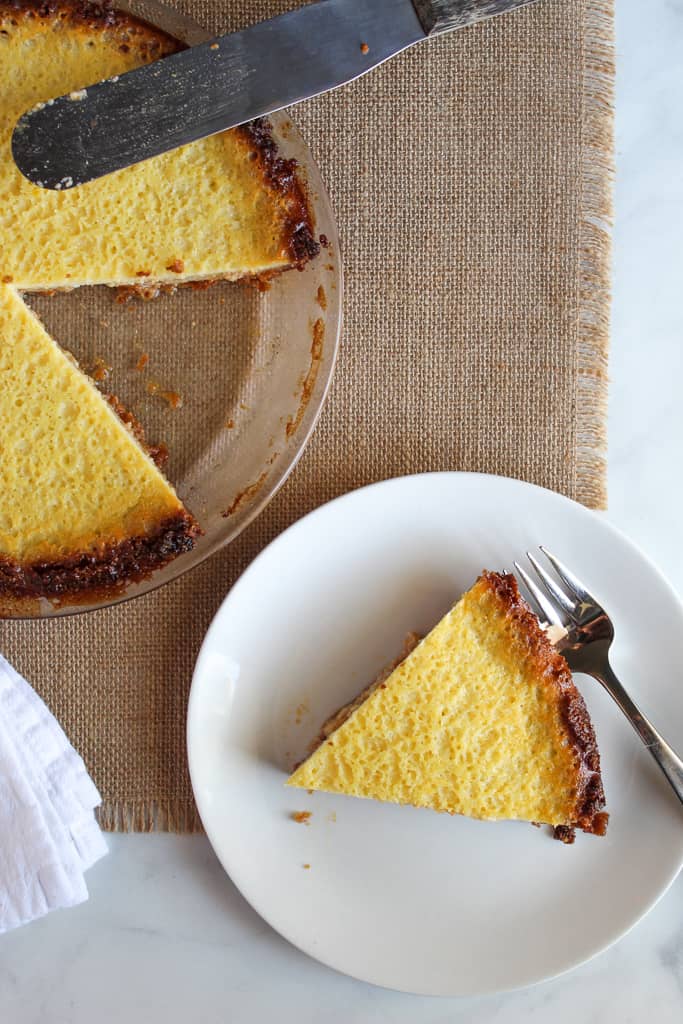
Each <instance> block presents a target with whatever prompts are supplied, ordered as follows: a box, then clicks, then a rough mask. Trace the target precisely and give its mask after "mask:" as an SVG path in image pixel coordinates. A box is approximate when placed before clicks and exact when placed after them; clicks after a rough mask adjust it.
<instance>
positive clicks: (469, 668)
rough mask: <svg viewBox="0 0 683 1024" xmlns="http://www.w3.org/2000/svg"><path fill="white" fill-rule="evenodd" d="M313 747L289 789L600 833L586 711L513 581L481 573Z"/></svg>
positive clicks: (595, 757) (598, 786)
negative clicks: (436, 623)
mask: <svg viewBox="0 0 683 1024" xmlns="http://www.w3.org/2000/svg"><path fill="white" fill-rule="evenodd" d="M318 742H319V745H318V746H317V749H316V750H315V751H314V752H313V753H312V754H311V756H310V757H309V758H308V759H307V760H306V761H304V763H303V764H302V765H300V767H299V768H298V769H297V770H296V771H295V772H294V773H293V774H292V776H291V777H290V779H289V780H288V784H289V785H292V786H299V787H302V788H305V789H313V790H325V791H328V792H333V793H343V794H347V795H350V796H357V797H366V798H372V799H375V800H383V801H389V802H392V803H399V804H411V805H413V806H415V807H428V808H432V809H434V810H437V811H447V812H449V813H451V814H463V815H468V816H470V817H473V818H483V819H488V820H499V819H521V820H524V821H534V822H543V823H546V824H550V825H554V826H564V827H567V828H573V827H574V826H578V827H580V828H583V829H584V830H585V831H600V830H601V829H602V828H603V825H604V822H603V821H602V820H598V819H599V813H600V812H601V810H602V806H603V804H604V799H603V796H602V783H601V778H600V771H599V754H598V751H597V744H596V742H595V736H594V733H593V730H592V726H591V724H590V719H589V717H588V712H587V710H586V707H585V704H584V702H583V699H582V698H581V696H580V694H579V693H578V691H577V689H576V687H575V686H574V683H573V681H572V679H571V674H570V672H569V669H568V667H567V665H566V662H565V661H564V659H563V658H562V657H561V656H560V655H559V654H558V653H557V652H556V651H555V650H554V648H553V647H552V646H551V644H550V642H549V641H548V639H547V637H546V636H545V634H544V633H543V631H542V630H541V628H540V626H539V624H538V622H537V620H536V619H535V617H534V616H533V615H532V613H531V612H530V610H529V609H528V608H527V607H526V605H524V603H523V602H522V600H521V597H520V595H519V592H518V590H517V586H516V583H515V581H514V578H513V577H509V576H500V575H498V574H495V573H485V574H484V575H483V576H482V577H481V578H480V579H479V580H478V581H477V583H476V584H475V585H474V587H473V588H472V589H471V590H470V591H468V593H467V594H465V596H464V597H463V598H461V600H460V601H459V602H458V603H457V604H456V605H455V606H454V608H452V609H451V611H450V612H448V614H447V615H445V616H444V618H443V619H442V620H441V622H439V623H438V625H437V626H436V627H435V628H434V629H433V630H432V632H431V633H430V634H429V635H428V636H427V637H425V639H424V640H422V641H421V642H420V643H419V644H418V645H417V646H416V647H415V648H414V650H412V652H411V653H408V655H407V657H405V658H404V660H402V661H401V662H400V664H399V665H398V666H397V667H396V668H394V669H393V671H392V672H391V674H390V675H389V676H388V678H386V679H384V680H381V681H380V682H379V684H377V683H375V684H373V686H372V687H370V688H368V689H367V690H366V691H364V693H363V694H361V699H359V700H357V701H355V702H351V703H350V704H347V705H345V707H344V708H343V709H341V712H340V713H339V714H338V717H335V716H333V717H332V718H331V719H329V720H328V723H326V726H324V727H323V730H322V732H321V735H320V737H319V740H318Z"/></svg>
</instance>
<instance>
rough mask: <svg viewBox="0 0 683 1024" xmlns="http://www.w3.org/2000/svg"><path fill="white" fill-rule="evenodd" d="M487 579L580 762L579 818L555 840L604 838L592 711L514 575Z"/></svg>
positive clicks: (559, 831)
mask: <svg viewBox="0 0 683 1024" xmlns="http://www.w3.org/2000/svg"><path fill="white" fill-rule="evenodd" d="M482 579H484V580H485V581H486V583H487V585H488V586H489V588H490V589H491V590H492V591H493V592H494V593H495V595H496V597H497V598H498V601H499V602H500V604H501V605H503V606H504V608H505V610H506V614H507V615H508V616H509V617H510V619H511V620H512V621H513V623H514V625H515V632H516V634H517V635H518V636H519V637H520V638H524V639H525V641H526V643H527V645H528V648H529V653H530V656H531V657H532V659H533V660H534V661H535V662H536V667H537V670H538V672H539V674H540V675H542V676H543V677H544V678H546V679H547V680H548V681H549V682H550V683H551V685H552V686H553V687H554V688H555V690H556V691H557V698H558V701H559V704H560V708H561V711H562V719H563V722H564V725H565V728H566V731H567V740H568V742H569V744H570V745H571V747H572V748H573V751H574V755H575V758H576V765H577V778H578V787H577V792H576V809H575V812H574V819H573V821H572V824H571V825H558V826H557V827H556V828H555V830H554V831H555V837H556V838H557V839H561V840H562V842H564V843H572V842H573V841H574V829H576V828H578V829H581V831H582V832H589V833H592V834H593V835H604V834H605V832H606V830H607V820H608V815H607V814H605V813H604V807H605V792H604V789H603V785H602V775H601V773H600V754H599V752H598V744H597V741H596V738H595V731H594V729H593V723H592V722H591V720H590V716H589V714H588V709H587V708H586V704H585V702H584V699H583V697H582V696H581V694H580V693H579V691H578V690H577V688H576V685H575V683H574V680H573V678H572V674H571V671H570V669H569V665H568V664H567V662H566V660H565V659H564V658H563V657H562V655H561V654H560V653H559V652H558V651H557V649H556V648H555V647H554V646H553V644H552V643H551V642H550V640H549V638H548V636H547V634H546V632H545V630H543V629H542V628H541V626H540V624H539V622H538V619H537V618H536V616H535V615H534V613H533V612H532V611H531V609H530V608H529V606H528V604H527V603H526V601H524V599H523V598H522V595H521V594H520V592H519V587H518V586H517V580H516V579H515V577H514V576H512V575H505V576H504V575H501V574H499V573H494V572H484V573H482Z"/></svg>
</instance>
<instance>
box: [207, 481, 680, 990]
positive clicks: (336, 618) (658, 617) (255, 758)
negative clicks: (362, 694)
mask: <svg viewBox="0 0 683 1024" xmlns="http://www.w3.org/2000/svg"><path fill="white" fill-rule="evenodd" d="M538 544H544V545H546V546H547V547H548V548H550V550H551V551H554V552H555V553H556V554H557V555H558V557H560V558H561V559H562V560H563V561H565V562H566V563H567V564H568V565H569V566H571V567H572V568H573V569H574V571H575V572H576V573H577V574H578V575H579V577H581V578H582V579H583V580H584V581H585V582H586V584H587V585H588V588H589V589H590V590H592V591H593V592H594V593H595V595H596V596H597V597H598V598H599V599H600V600H601V601H602V602H603V604H604V606H605V607H606V608H607V609H608V611H609V613H610V615H611V616H612V618H613V620H614V624H615V629H616V641H615V644H614V648H613V664H614V668H615V669H616V671H617V673H618V674H619V675H620V676H621V677H622V680H623V682H624V683H625V685H626V687H627V689H628V690H629V691H630V693H631V694H632V696H633V697H634V698H635V700H636V701H637V702H639V703H640V704H641V706H642V708H643V710H644V711H645V712H646V713H648V714H649V715H650V717H651V718H652V719H653V721H654V722H655V724H659V726H660V728H662V729H663V730H664V731H665V734H666V735H667V738H668V739H669V741H670V742H671V743H672V745H673V746H674V747H676V748H678V749H679V750H680V749H683V701H681V697H680V666H681V664H682V663H683V608H682V607H681V604H680V603H679V601H678V599H677V598H676V596H675V594H674V593H673V591H672V590H671V589H670V587H669V586H668V584H667V583H666V582H665V581H664V579H663V578H662V577H661V576H660V574H659V573H658V571H657V570H656V569H655V568H653V566H652V565H651V564H650V563H649V562H648V561H647V560H646V559H645V558H644V557H643V555H642V554H640V553H639V552H638V551H637V550H636V548H635V547H634V546H633V545H632V544H631V543H630V542H629V541H627V540H626V539H625V538H624V537H622V536H621V535H620V534H619V533H617V532H616V531H615V530H614V529H613V528H612V527H611V526H609V525H608V523H606V522H605V521H604V520H603V519H601V518H599V517H598V516H596V515H595V514H593V513H591V512H588V511H587V510H586V509H584V508H583V507H581V506H580V505H577V504H575V503H574V502H571V501H569V500H567V499H566V498H563V497H561V496H559V495H557V494H554V493H552V492H550V491H545V490H542V489H540V488H538V487H532V486H531V485H529V484H524V483H521V482H519V481H516V480H506V479H502V478H497V477H491V476H480V475H476V474H460V473H443V474H434V475H424V476H414V477H404V478H401V479H397V480H389V481H386V482H385V483H381V484H376V485H375V486H372V487H368V488H365V489H363V490H360V491H355V492H353V493H351V494H348V495H346V496H344V497H343V498H339V499H338V500H336V501H334V502H332V503H331V504H329V505H325V506H324V507H322V508H320V509H318V510H317V511H315V512H314V513H312V514H311V515H309V516H307V517H306V518H305V519H302V520H301V521H300V522H298V523H296V524H295V525H294V526H292V527H291V528H290V529H289V530H287V531H286V532H285V533H284V534H282V535H281V536H280V537H278V539H277V540H276V541H274V543H272V544H271V545H270V547H269V548H267V550H266V551H264V552H263V553H262V554H261V555H260V556H259V557H258V558H257V559H256V561H255V562H254V563H253V564H252V565H251V567H250V568H249V569H248V570H247V572H245V574H244V575H243V576H242V578H241V579H240V580H239V582H238V583H237V585H236V586H235V587H234V588H233V590H232V591H231V593H230V594H229V595H228V597H227V598H226V600H225V601H224V603H223V605H222V606H221V608H220V610H219V611H218V614H217V615H216V617H215V619H214V622H213V625H212V626H211V628H210V630H209V632H208V634H207V636H206V639H205V641H204V645H203V647H202V649H201V653H200V655H199V659H198V661H197V666H196V670H195V675H194V681H193V685H192V693H191V697H190V707H189V719H188V745H189V757H190V771H191V775H192V783H193V786H194V793H195V797H196V799H197V804H198V807H199V812H200V814H201V817H202V821H203V823H204V826H205V828H206V832H207V834H208V837H209V839H210V841H211V843H212V845H213V847H214V849H215V851H216V853H217V854H218V857H219V858H220V860H221V862H222V864H223V865H224V867H225V869H226V871H227V872H228V873H229V875H230V877H231V878H232V880H233V881H234V883H235V884H236V885H237V887H238V888H239V889H240V891H241V892H242V893H243V895H244V896H245V897H246V899H247V900H248V901H249V902H250V903H251V904H252V906H253V907H254V909H255V910H257V911H258V913H259V914H261V916H262V917H263V918H265V920H266V921H268V922H269V923H270V924H271V925H272V926H273V928H275V929H277V931H279V932H280V933H281V934H282V935H284V936H285V937H286V938H287V939H289V940H290V942H292V943H294V945H296V946H298V947H299V948H300V949H302V950H304V951H305V952H306V953H309V954H310V955H311V956H313V957H316V958H317V959H318V960H321V961H322V962H323V963H325V964H328V965H330V966H331V967H334V968H336V969H337V970H339V971H343V972H344V973H346V974H350V975H352V976H354V977H356V978H360V979H363V980H365V981H369V982H372V983H374V984H376V985H383V986H386V987H389V988H394V989H400V990H403V991H408V992H415V993H423V994H432V995H472V994H477V993H478V994H483V993H491V992H496V991H500V990H504V989H510V988H515V987H518V986H522V985H529V984H532V983H534V982H538V981H541V980H542V979H544V978H550V977H552V976H554V975H557V974H559V973H561V972H563V971H566V970H568V969H569V968H571V967H574V966H576V965H577V964H580V963H582V962H583V961H585V960H587V959H589V958H590V957H592V956H594V955H595V954H596V953H598V952H600V951H601V950H603V949H605V947H606V946H608V945H610V943H612V942H614V941H615V940H616V939H617V938H619V937H620V936H621V935H623V934H624V932H626V931H627V930H628V929H629V928H630V927H631V926H632V925H634V924H635V923H636V921H638V919H639V918H640V917H642V915H643V914H645V913H646V912H647V911H648V910H649V909H650V908H651V907H652V906H653V904H654V903H655V901H656V900H657V899H658V898H659V897H660V896H661V895H662V893H663V892H664V891H665V890H666V888H667V887H668V886H669V885H670V884H671V882H672V881H673V879H674V878H675V876H676V874H677V872H678V870H679V867H680V865H681V861H682V860H683V813H682V810H681V807H680V804H679V803H678V802H677V800H676V798H675V797H674V795H673V793H672V792H671V791H670V790H669V787H668V785H667V783H666V781H665V780H664V779H663V778H662V777H661V775H660V773H659V771H658V769H657V767H656V766H655V765H654V763H653V762H652V761H651V759H650V757H649V755H648V754H647V752H646V751H645V750H644V749H643V748H642V746H641V744H640V741H639V740H638V739H637V737H636V736H635V734H634V733H633V732H632V730H631V727H630V725H629V724H628V722H627V721H626V719H625V718H624V717H623V716H622V714H621V712H620V711H619V710H618V709H617V707H616V705H614V704H613V703H612V701H611V700H610V698H609V697H608V696H607V694H605V693H604V692H603V691H602V690H601V688H600V687H599V685H598V684H597V683H595V682H594V681H593V680H591V679H588V678H586V677H581V676H580V677H578V684H579V686H580V688H581V691H582V693H583V694H584V696H585V698H586V701H587V704H588V707H589V710H590V713H591V716H592V719H593V722H594V725H595V729H596V732H597V736H598V742H599V745H600V751H601V755H602V765H603V774H604V782H605V790H606V794H607V803H608V810H609V811H610V823H609V829H608V832H607V836H606V837H605V838H598V837H594V836H586V835H583V834H579V835H578V836H577V839H576V843H575V844H574V845H573V846H564V845H563V844H562V843H559V842H556V841H554V840H552V839H551V838H550V836H549V834H548V831H547V830H546V829H536V828H533V827H532V826H531V825H528V824H525V823H522V822H502V823H501V822H495V823H494V822H479V821H474V820H471V819H467V818H460V817H450V816H448V815H440V814H435V813H433V812H431V811H426V810H416V809H414V808H411V807H397V806H391V805H388V804H387V805H385V804H380V803H375V802H373V801H367V800H356V799H353V798H348V797H339V796H333V795H329V794H324V793H315V794H313V795H309V794H308V793H307V792H306V791H299V790H292V789H289V788H286V787H285V785H284V782H285V779H286V777H287V772H288V770H289V769H290V768H291V766H292V765H293V764H294V762H295V761H296V760H297V759H300V758H301V757H302V756H303V755H304V753H305V751H306V748H307V745H308V743H309V742H310V740H311V739H312V738H313V737H314V736H315V734H316V732H317V730H318V728H319V726H320V724H321V723H322V721H323V720H324V719H325V718H326V716H327V715H328V714H329V713H330V712H331V711H332V710H334V709H335V708H337V707H338V706H339V705H341V704H342V703H344V702H345V701H347V700H348V699H350V698H351V697H352V696H354V695H355V694H356V693H358V692H359V691H360V690H361V688H362V687H363V686H365V685H366V683H367V682H369V681H370V680H371V679H372V678H373V677H374V676H375V675H376V673H377V672H378V671H379V669H380V668H381V667H382V666H383V665H385V664H386V663H387V662H388V661H390V660H391V659H393V657H394V656H395V655H396V654H397V652H398V651H400V649H401V645H402V641H403V637H404V635H405V634H406V633H407V632H408V631H409V630H418V631H420V630H421V631H424V632H426V631H427V630H428V629H429V628H430V627H431V626H432V625H434V624H435V623H436V622H437V620H438V619H439V618H440V617H441V615H442V614H443V613H445V612H446V610H447V609H448V608H449V607H450V605H451V604H452V603H453V602H454V601H455V599H456V598H457V597H458V596H459V595H460V594H461V593H462V592H463V591H464V590H466V589H467V588H468V587H470V586H471V584H472V583H473V582H474V580H475V578H476V577H477V575H478V574H479V573H480V571H481V570H482V569H484V568H486V569H498V570H500V569H505V568H509V567H510V566H511V565H512V562H513V559H515V558H517V559H519V558H520V556H523V555H524V552H525V551H526V550H527V549H532V548H535V547H536V546H537V545H538ZM305 810H309V811H311V812H312V817H311V819H310V823H309V824H308V825H305V824H298V823H296V822H295V821H293V820H292V817H291V815H292V812H295V811H305ZM306 865H310V867H306Z"/></svg>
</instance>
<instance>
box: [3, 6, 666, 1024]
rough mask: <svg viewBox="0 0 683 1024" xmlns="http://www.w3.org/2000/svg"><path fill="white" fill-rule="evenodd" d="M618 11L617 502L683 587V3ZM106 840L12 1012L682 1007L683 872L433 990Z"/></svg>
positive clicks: (306, 1018)
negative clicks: (541, 972) (519, 976)
mask: <svg viewBox="0 0 683 1024" xmlns="http://www.w3.org/2000/svg"><path fill="white" fill-rule="evenodd" d="M618 8H619V11H618V54H619V74H618V94H617V146H618V172H619V173H618V187H617V228H616V247H615V271H616V281H615V305H614V321H613V347H612V364H611V374H612V380H613V386H612V394H611V413H610V432H611V437H610V442H611V449H610V511H609V516H610V518H611V520H612V521H613V522H614V523H616V524H617V525H618V526H620V527H621V528H622V529H623V530H625V531H626V532H627V533H629V534H630V535H631V536H632V537H633V538H634V540H635V541H636V542H637V543H639V544H640V545H641V547H642V548H643V549H644V550H645V551H646V552H648V554H650V555H651V557H652V558H653V559H654V560H655V561H656V562H658V563H659V564H660V565H662V566H665V567H666V571H667V574H668V575H669V576H670V577H671V578H672V579H673V580H674V581H676V580H678V581H681V582H679V588H680V590H681V592H682V593H683V546H682V545H681V542H680V535H681V531H680V503H681V501H682V500H683V479H682V476H681V450H682V448H683V402H681V400H680V390H681V385H680V381H681V378H682V374H683V297H682V293H683V288H682V284H681V282H682V274H683V253H682V249H683V244H682V239H683V117H682V116H681V111H682V110H683V57H682V55H683V0H650V2H649V3H648V4H640V3H636V2H634V0H618ZM682 827H683V825H682ZM110 845H111V853H110V856H109V857H107V858H106V859H105V860H104V861H103V862H101V863H100V864H99V865H97V866H96V867H95V868H94V869H93V871H92V872H91V873H90V876H89V879H90V889H91V899H90V901H89V903H88V904H86V905H84V906H83V907H80V908H76V909H74V910H69V911H64V912H60V913H56V914H53V915H52V916H51V917H49V918H48V919H46V920H43V921H40V922H37V923H35V924H33V925H30V926H28V927H26V928H23V929H20V930H19V931H17V932H15V933H12V934H10V935H7V936H3V937H0V1021H2V1022H3V1024H43V1022H46V1024H93V1022H97V1024H109V1022H117V1024H118V1022H124V1021H131V1022H134V1021H135V1022H137V1021H141V1022H142V1021H144V1022H145V1024H156V1022H159V1024H161V1022H164V1024H176V1022H177V1024H181V1022H182V1024H186V1022H187V1021H192V1022H198V1024H213V1022H216V1024H218V1022H224V1021H229V1022H230V1024H241V1022H249V1024H260V1022H271V1021H274V1020H277V1021H280V1022H282V1024H288V1022H290V1021H291V1022H292V1024H294V1022H295V1024H308V1022H311V1024H318V1022H320V1021H321V1020H323V1019H325V1020H327V1021H329V1022H330V1024H336V1022H338V1024H352V1022H363V1024H372V1022H384V1021H392V1022H402V1021H405V1022H406V1024H408V1022H410V1024H413V1022H415V1021H420V1022H421V1024H446V1022H449V1024H454V1022H458V1021H463V1022H465V1021H466V1022H468V1024H478V1022H485V1021H486V1022H487V1021H496V1022H498V1024H507V1022H517V1021H519V1020H521V1019H522V1018H523V1016H526V1015H530V1018H531V1019H532V1020H533V1021H538V1022H545V1021H547V1020H549V1019H551V1015H552V1019H553V1020H554V1021H555V1022H556V1024H565V1022H567V1024H568V1022H570V1021H571V1022H573V1021H575V1020H585V1021H590V1022H592V1024H611V1022H619V1024H623V1022H628V1021H642V1020H644V1019H650V1020H653V1021H656V1022H657V1024H669V1022H671V1024H673V1022H676V1024H679V1022H680V1021H681V1020H683V877H679V879H678V881H677V882H676V883H675V884H674V886H673V888H672V889H671V890H670V891H669V893H668V894H667V895H666V897H665V898H664V899H663V900H662V902H661V903H660V904H659V905H658V906H657V907H656V908H655V910H654V911H653V912H652V913H651V914H650V915H649V917H648V918H646V920H644V921H643V922H641V924H640V925H638V926H637V927H636V928H635V929H634V931H632V932H631V934H630V935H628V936H627V937H626V938H624V939H623V940H622V941H621V942H620V943H618V944H617V945H616V946H615V947H613V948H612V949H611V950H610V951H608V952H607V953H605V954H603V955H602V956H601V957H599V958H598V959H596V960H594V961H593V962H592V963H590V964H588V965H586V966H584V967H582V968H580V969H579V970H577V971H575V972H574V973H572V974H570V975H567V976H566V977H564V978H561V979H559V980H558V981H554V982H550V983H547V984H544V985H540V986H537V987H535V988H533V989H529V990H526V991H522V992H517V993H513V994H510V995H505V996H500V997H495V998H487V999H481V1000H437V999H422V998H412V997H409V996H402V995H398V994H395V993H391V992H386V991H382V990H379V989H373V988H371V987H370V986H367V985H363V984H360V983H357V982H355V981H351V980H350V979H348V978H344V977H342V976H340V975H338V974H335V973H334V972H333V971H330V970H328V969H326V968H324V967H321V966H320V965H318V964H317V963H314V962H313V961H312V960H309V959H308V958H306V957H305V956H304V955H303V954H300V953H298V952H297V951H296V950H295V949H293V948H292V947H290V946H289V945H288V944H287V943H286V942H284V941H283V940H281V939H280V938H279V937H278V936H277V935H275V934H274V933H273V932H272V931H271V930H270V929H269V928H268V926H267V925H265V924H263V923H262V921H261V920H260V919H259V918H258V917H257V916H256V915H255V914H254V913H253V912H252V911H251V909H250V908H249V907H248V906H247V905H246V904H245V902H244V901H243V900H242V898H241V897H240V896H239V895H238V894H237V892H236V891H235V889H234V888H233V887H232V885H231V884H230V882H229V881H228V880H227V879H226V877H225V876H224V874H223V872H222V870H221V868H220V867H219V865H218V863H217V861H216V860H215V858H214V856H213V854H212V852H211V850H210V848H209V846H208V844H207V842H206V840H204V839H203V838H199V837H172V836H163V835H155V836H118V837H112V838H111V839H110ZM643 870H644V871H646V870H647V865H643Z"/></svg>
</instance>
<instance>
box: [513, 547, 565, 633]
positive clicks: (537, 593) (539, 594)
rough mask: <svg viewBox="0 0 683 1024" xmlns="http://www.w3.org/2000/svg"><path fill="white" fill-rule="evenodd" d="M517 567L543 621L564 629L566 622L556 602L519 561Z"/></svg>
mask: <svg viewBox="0 0 683 1024" xmlns="http://www.w3.org/2000/svg"><path fill="white" fill-rule="evenodd" d="M514 564H515V569H516V570H517V574H518V576H519V578H520V579H521V580H522V582H523V583H524V586H525V587H526V589H527V590H528V592H529V596H530V597H531V602H530V604H531V607H532V609H533V611H534V612H535V614H536V615H537V616H538V618H539V619H540V620H541V622H543V621H545V622H550V623H551V624H552V625H553V626H560V627H561V628H562V629H564V628H565V623H564V622H563V621H562V618H561V617H560V614H559V612H558V611H557V608H556V607H555V605H554V604H551V602H550V601H549V600H548V598H547V597H546V596H545V594H544V593H543V591H542V590H539V588H538V587H537V586H536V584H535V583H534V581H533V580H532V579H531V577H530V576H529V575H528V573H526V572H525V571H524V569H522V567H521V565H520V564H519V562H515V563H514Z"/></svg>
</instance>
